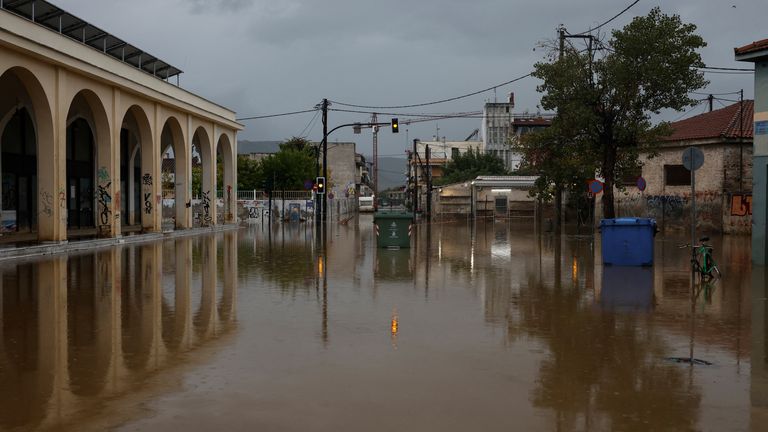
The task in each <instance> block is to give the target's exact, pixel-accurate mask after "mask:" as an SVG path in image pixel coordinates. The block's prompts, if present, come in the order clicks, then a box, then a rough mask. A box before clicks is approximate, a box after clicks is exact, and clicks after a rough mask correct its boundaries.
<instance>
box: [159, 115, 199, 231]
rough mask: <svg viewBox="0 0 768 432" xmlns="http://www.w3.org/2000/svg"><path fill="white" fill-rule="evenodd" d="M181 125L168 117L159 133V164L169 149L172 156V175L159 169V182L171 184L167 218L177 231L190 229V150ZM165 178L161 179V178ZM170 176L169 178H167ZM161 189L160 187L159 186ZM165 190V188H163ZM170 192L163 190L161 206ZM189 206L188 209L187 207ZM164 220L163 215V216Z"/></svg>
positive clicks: (175, 119) (162, 161)
mask: <svg viewBox="0 0 768 432" xmlns="http://www.w3.org/2000/svg"><path fill="white" fill-rule="evenodd" d="M186 142H187V140H186V139H185V136H184V132H183V129H182V127H181V123H180V122H179V120H178V119H177V118H176V117H174V116H169V117H168V118H167V119H166V120H165V122H164V123H163V129H162V131H161V133H160V157H161V164H164V163H165V161H164V160H163V159H165V160H167V159H166V155H168V153H167V151H168V149H169V148H170V149H171V150H172V155H173V163H172V165H173V173H172V174H169V173H168V172H166V171H165V168H161V174H160V175H161V180H160V181H161V182H171V183H172V184H173V187H172V188H171V189H172V193H173V202H174V205H173V208H172V209H171V211H170V212H169V213H170V215H169V218H170V219H171V220H172V221H173V223H172V226H173V227H174V228H177V229H184V228H189V227H191V224H192V221H191V210H190V207H191V205H192V202H191V199H192V197H191V192H192V186H191V184H190V182H191V172H190V168H191V163H190V153H191V151H190V149H189V148H188V146H187V145H186ZM163 176H166V177H167V178H165V179H163V178H162V177H163ZM168 176H170V177H168ZM161 187H162V186H161ZM163 189H165V188H163ZM169 192H170V191H167V190H163V195H164V196H163V198H164V199H163V204H162V205H163V206H165V202H166V199H165V198H166V197H167V196H168V195H167V194H168V193H169ZM188 206H189V207H188ZM164 220H165V215H164Z"/></svg>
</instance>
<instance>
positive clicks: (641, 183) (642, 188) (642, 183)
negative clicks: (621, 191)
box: [637, 176, 648, 192]
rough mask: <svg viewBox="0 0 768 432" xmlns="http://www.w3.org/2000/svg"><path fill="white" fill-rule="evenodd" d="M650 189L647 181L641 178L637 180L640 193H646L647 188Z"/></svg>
mask: <svg viewBox="0 0 768 432" xmlns="http://www.w3.org/2000/svg"><path fill="white" fill-rule="evenodd" d="M646 187H648V183H646V182H645V179H644V178H643V177H642V176H640V177H638V178H637V188H638V189H640V192H643V191H645V188H646Z"/></svg>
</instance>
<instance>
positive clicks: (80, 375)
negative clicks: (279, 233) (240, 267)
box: [0, 233, 237, 430]
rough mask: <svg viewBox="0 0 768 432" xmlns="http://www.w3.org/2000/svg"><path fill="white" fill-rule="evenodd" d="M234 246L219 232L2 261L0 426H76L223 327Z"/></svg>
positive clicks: (231, 308)
mask: <svg viewBox="0 0 768 432" xmlns="http://www.w3.org/2000/svg"><path fill="white" fill-rule="evenodd" d="M217 244H218V245H221V249H223V260H222V259H217V256H218V254H217ZM236 244H237V233H226V234H224V235H221V236H219V237H218V238H217V237H215V236H206V237H201V238H199V239H189V238H180V239H177V240H173V241H167V242H164V243H162V242H161V243H147V244H141V245H136V246H130V247H128V246H126V247H121V248H114V249H105V250H100V251H97V252H94V253H90V254H81V255H75V256H70V257H69V258H53V259H48V260H42V261H37V262H29V263H15V264H14V263H11V264H5V265H3V266H2V267H0V272H2V286H1V287H0V312H1V314H0V343H2V349H0V429H2V430H5V429H14V428H20V429H21V430H30V429H35V428H38V427H53V428H59V427H63V426H65V425H68V424H70V423H72V424H75V423H77V421H78V418H79V417H80V416H82V415H83V413H86V412H90V411H95V412H101V410H102V403H103V402H102V401H104V400H105V399H110V398H119V397H121V396H123V395H125V394H128V393H129V392H135V391H137V390H138V389H140V388H141V386H142V385H143V384H146V385H150V384H151V383H150V382H148V381H147V378H148V377H149V376H150V374H154V373H157V372H160V371H169V370H171V369H173V368H174V367H178V366H180V365H182V364H184V362H185V359H187V358H188V357H181V356H180V354H182V353H188V352H191V351H194V350H195V349H198V348H200V347H202V346H204V345H205V343H206V342H208V341H210V340H212V339H214V338H217V337H220V336H222V335H225V334H227V333H230V332H231V331H232V330H233V329H234V326H235V325H236V319H235V299H236V289H237V277H236V271H235V270H234V269H236V268H237V260H236V257H237V254H236V249H235V245H236ZM195 254H199V255H200V256H201V258H202V261H203V263H204V265H203V266H202V268H200V269H198V270H196V269H194V267H193V266H192V265H191V262H192V257H193V256H194V255H195ZM195 279H198V280H201V281H202V290H201V293H200V296H201V301H200V308H199V310H197V311H196V313H194V314H193V313H191V303H192V302H191V298H192V296H191V293H192V291H193V290H192V284H191V281H192V280H195ZM217 290H221V292H222V295H221V296H220V298H218V304H217V296H216V292H217ZM193 327H194V329H195V332H194V333H192V332H190V329H191V328H193Z"/></svg>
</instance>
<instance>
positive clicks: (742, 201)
mask: <svg viewBox="0 0 768 432" xmlns="http://www.w3.org/2000/svg"><path fill="white" fill-rule="evenodd" d="M731 216H752V195H747V194H738V195H737V194H734V195H732V196H731Z"/></svg>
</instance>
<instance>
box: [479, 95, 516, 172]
mask: <svg viewBox="0 0 768 432" xmlns="http://www.w3.org/2000/svg"><path fill="white" fill-rule="evenodd" d="M514 108H515V97H514V93H510V94H509V100H508V101H507V102H488V103H486V104H485V107H483V126H482V137H483V142H484V146H483V147H484V148H485V151H486V152H487V153H490V154H492V155H494V156H498V157H499V158H501V160H503V161H504V165H505V166H506V167H507V169H509V170H513V169H516V168H517V167H518V166H519V165H520V157H519V155H517V154H513V152H512V150H511V147H510V141H509V139H510V137H511V136H512V121H513V119H514V114H513V112H512V110H514Z"/></svg>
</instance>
